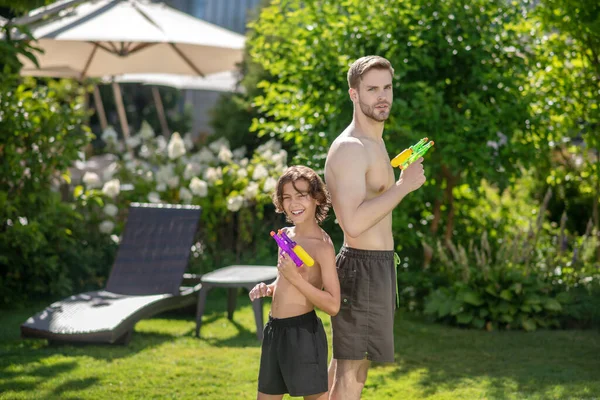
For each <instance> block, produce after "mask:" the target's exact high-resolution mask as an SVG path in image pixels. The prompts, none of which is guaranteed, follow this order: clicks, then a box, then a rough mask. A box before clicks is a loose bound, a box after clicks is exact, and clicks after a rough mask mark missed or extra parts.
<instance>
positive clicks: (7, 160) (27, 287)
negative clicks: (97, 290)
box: [0, 76, 114, 305]
mask: <svg viewBox="0 0 600 400" xmlns="http://www.w3.org/2000/svg"><path fill="white" fill-rule="evenodd" d="M83 95H84V88H82V87H80V86H78V85H74V84H72V83H70V82H68V81H56V82H55V81H50V82H49V83H48V86H41V85H40V86H38V85H37V82H36V81H35V80H33V79H27V80H25V81H24V82H21V83H19V82H18V81H17V80H16V79H11V78H10V77H6V76H5V77H4V79H2V80H1V81H0V132H1V135H2V142H1V145H0V158H1V159H2V163H1V164H0V177H1V179H0V293H1V295H0V304H1V305H8V304H14V303H17V304H19V303H21V302H23V301H25V300H29V299H33V298H40V297H45V296H61V295H66V294H69V293H71V292H72V291H73V290H78V289H83V288H91V287H97V286H98V285H99V284H101V283H102V279H103V277H105V276H106V271H107V268H108V267H109V266H110V260H111V258H112V255H113V253H114V243H112V242H110V238H109V237H108V236H106V235H104V236H99V235H97V234H96V233H95V232H94V230H90V229H89V228H90V227H89V225H87V224H86V223H85V221H82V216H81V214H80V212H79V211H78V209H77V208H76V206H75V205H73V204H68V203H64V202H62V200H61V193H60V189H61V187H62V185H63V184H64V183H66V182H69V180H70V176H69V174H68V168H69V167H70V166H71V165H72V164H73V162H74V161H75V160H77V159H78V158H79V157H80V152H81V150H82V149H83V148H84V146H86V145H87V144H88V143H89V141H90V139H91V134H90V133H89V130H88V129H87V127H86V126H85V118H86V112H85V108H84V107H82V106H83Z"/></svg>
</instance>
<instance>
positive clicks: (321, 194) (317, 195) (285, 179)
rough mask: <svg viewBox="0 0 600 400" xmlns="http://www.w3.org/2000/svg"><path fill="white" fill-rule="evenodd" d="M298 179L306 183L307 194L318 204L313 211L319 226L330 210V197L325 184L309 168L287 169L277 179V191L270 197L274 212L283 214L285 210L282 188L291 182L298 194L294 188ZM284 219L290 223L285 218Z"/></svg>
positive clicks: (297, 166)
mask: <svg viewBox="0 0 600 400" xmlns="http://www.w3.org/2000/svg"><path fill="white" fill-rule="evenodd" d="M300 179H303V180H305V181H306V182H308V194H309V195H310V196H311V197H312V198H313V199H315V200H317V202H318V203H319V204H317V208H316V210H315V219H316V220H317V223H319V224H320V223H321V222H323V221H324V220H325V218H326V217H327V212H328V211H329V209H330V208H331V197H330V195H329V191H328V190H327V187H326V186H325V182H323V180H322V179H321V177H320V176H319V175H318V174H317V173H316V172H315V171H313V170H312V169H311V168H309V167H305V166H303V165H296V166H293V167H288V169H286V170H285V171H284V173H283V174H282V175H281V176H280V177H279V180H278V181H277V189H276V190H275V192H274V193H273V196H272V199H273V204H274V205H275V211H277V212H278V213H285V210H284V209H283V187H284V186H285V184H286V183H289V182H291V183H292V186H294V189H296V190H297V191H298V192H300V190H298V188H297V187H296V182H297V181H298V180H300ZM286 219H287V220H288V222H290V220H289V218H287V216H286Z"/></svg>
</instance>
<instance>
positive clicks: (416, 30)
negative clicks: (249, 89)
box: [248, 0, 547, 243]
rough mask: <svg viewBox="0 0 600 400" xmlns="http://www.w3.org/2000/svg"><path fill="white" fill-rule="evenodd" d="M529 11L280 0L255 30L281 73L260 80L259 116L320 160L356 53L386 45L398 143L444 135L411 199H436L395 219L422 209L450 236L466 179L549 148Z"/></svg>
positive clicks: (261, 57) (308, 157) (261, 59)
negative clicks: (532, 80)
mask: <svg viewBox="0 0 600 400" xmlns="http://www.w3.org/2000/svg"><path fill="white" fill-rule="evenodd" d="M527 12H528V9H527V8H526V7H524V6H521V5H515V4H512V5H507V3H506V2H505V1H503V0H493V1H488V0H476V1H470V2H465V1H459V0H453V1H447V2H429V1H424V0H419V1H405V0H396V1H392V0H388V1H380V2H377V3H370V2H368V3H365V2H363V1H360V0H348V1H344V2H339V1H333V0H325V1H321V2H318V3H317V2H303V1H300V0H290V1H274V2H273V4H272V5H271V6H270V7H267V8H265V9H264V10H263V12H262V13H261V15H260V17H259V19H258V20H257V21H256V23H255V24H253V30H254V34H253V35H252V36H251V37H250V38H249V39H248V40H249V47H250V54H251V55H252V57H253V60H254V61H255V62H257V63H259V64H260V65H261V66H262V67H263V68H264V69H265V70H266V71H267V72H269V73H270V74H271V75H272V76H273V77H275V78H276V80H275V81H274V82H269V81H263V82H262V83H261V87H262V88H263V89H264V92H265V94H264V95H262V96H258V97H256V98H255V104H256V105H257V106H258V107H259V110H260V111H261V112H263V113H265V114H266V115H267V116H269V117H270V119H266V118H263V119H255V120H254V123H253V126H252V128H253V129H254V130H255V131H256V132H258V133H259V134H270V133H275V134H276V135H277V136H279V137H281V138H282V139H284V140H286V141H291V142H292V143H294V145H295V146H296V149H297V150H298V156H297V159H296V161H297V162H302V163H306V164H307V165H312V166H314V167H316V168H317V169H320V168H322V167H323V162H324V159H325V155H326V151H327V149H328V146H329V143H330V142H331V141H332V140H333V138H335V136H337V134H339V133H340V132H341V130H342V129H343V128H344V127H345V126H346V125H347V124H348V123H349V122H350V120H351V117H352V107H351V103H350V101H349V100H348V96H347V93H346V92H347V83H346V72H347V70H348V67H349V65H350V64H351V62H352V61H353V60H355V59H357V58H359V57H361V56H364V55H369V54H378V55H381V56H384V57H386V58H387V59H389V60H390V61H391V62H392V65H393V66H394V67H395V86H394V96H395V98H394V104H393V108H392V116H391V117H390V119H389V121H388V123H387V125H386V130H385V133H384V138H385V140H386V142H387V146H388V149H389V151H390V153H391V154H390V155H391V156H394V155H395V154H397V152H399V151H401V150H402V149H404V148H406V147H408V146H409V145H411V144H413V143H415V142H416V141H417V140H419V139H421V138H422V137H425V136H426V137H429V138H430V139H432V140H434V141H435V142H436V145H435V147H434V150H433V151H432V152H430V153H429V154H428V155H427V156H426V161H425V164H426V168H427V170H426V173H427V175H428V177H429V180H428V186H427V188H426V190H425V191H420V192H419V194H415V195H414V196H411V198H410V199H409V200H408V201H410V202H412V203H410V204H409V205H407V206H406V208H405V209H406V210H411V209H414V210H421V209H423V204H426V203H427V202H430V203H431V204H432V207H431V210H424V211H422V212H420V211H419V212H416V213H413V215H404V216H399V217H397V218H398V219H400V221H399V224H397V225H396V226H398V225H399V226H401V227H404V226H406V225H407V224H408V223H410V222H411V221H412V220H414V218H415V217H417V218H419V217H421V221H422V222H423V223H425V224H429V231H430V233H433V234H437V233H438V231H439V230H440V227H442V226H444V223H445V227H444V230H443V231H444V237H445V238H446V239H449V238H450V237H451V236H452V234H453V231H454V229H455V222H454V216H455V207H454V195H455V189H456V188H457V187H458V185H460V184H466V185H468V186H469V187H470V188H471V190H475V191H477V190H478V187H479V183H480V181H481V179H482V178H483V177H485V178H486V179H487V180H488V181H490V182H493V183H495V184H496V185H498V187H500V188H501V189H502V188H504V187H506V186H508V185H509V184H510V183H511V179H512V178H513V177H514V176H516V175H519V174H520V167H521V166H525V167H527V166H530V165H532V164H533V163H536V162H538V161H540V159H543V158H544V157H545V156H546V154H547V151H546V149H547V147H546V146H547V144H546V142H547V137H546V136H545V133H543V132H540V131H538V130H537V128H538V126H537V124H536V121H537V118H538V116H537V115H536V114H534V113H533V112H532V109H531V107H530V103H531V102H532V98H531V96H532V95H533V94H532V93H530V92H527V91H526V90H525V88H526V83H527V72H528V70H529V69H530V68H531V65H530V64H529V59H528V57H529V55H530V53H531V50H530V49H529V48H528V45H529V44H530V43H531V38H530V37H529V35H528V34H527V32H526V31H525V30H524V29H523V25H522V22H523V21H524V19H525V18H526V17H527ZM403 214H406V213H403ZM400 229H402V228H400ZM421 229H422V228H421ZM410 236H411V237H412V239H413V240H415V241H416V242H418V240H419V239H417V237H416V236H414V235H410ZM407 237H408V236H403V241H402V242H403V243H406V240H407Z"/></svg>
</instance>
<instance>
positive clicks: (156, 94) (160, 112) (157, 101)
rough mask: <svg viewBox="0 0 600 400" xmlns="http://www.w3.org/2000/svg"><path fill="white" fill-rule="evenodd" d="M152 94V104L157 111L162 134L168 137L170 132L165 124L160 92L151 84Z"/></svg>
mask: <svg viewBox="0 0 600 400" xmlns="http://www.w3.org/2000/svg"><path fill="white" fill-rule="evenodd" d="M152 96H153V97H154V104H155V105H156V112H157V113H158V119H159V120H160V126H161V128H162V131H163V136H164V137H165V138H167V139H168V138H169V136H170V135H171V132H169V125H168V124H167V117H166V116H165V107H164V106H163V103H162V100H161V98H160V92H159V91H158V88H157V87H156V86H152Z"/></svg>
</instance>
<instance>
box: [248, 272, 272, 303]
mask: <svg viewBox="0 0 600 400" xmlns="http://www.w3.org/2000/svg"><path fill="white" fill-rule="evenodd" d="M278 280H279V274H277V279H275V281H274V282H273V283H271V284H269V285H267V284H266V283H264V282H261V283H259V284H257V285H256V286H254V287H253V288H252V290H250V293H248V296H250V300H251V301H254V300H256V299H258V298H261V297H273V296H274V295H275V289H276V288H277V281H278Z"/></svg>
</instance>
